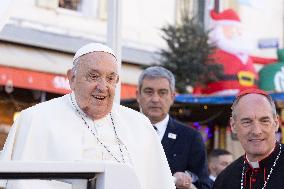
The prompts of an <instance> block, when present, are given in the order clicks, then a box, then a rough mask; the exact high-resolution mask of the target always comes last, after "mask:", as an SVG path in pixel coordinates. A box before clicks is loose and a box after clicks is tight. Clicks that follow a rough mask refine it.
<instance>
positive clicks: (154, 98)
mask: <svg viewBox="0 0 284 189" xmlns="http://www.w3.org/2000/svg"><path fill="white" fill-rule="evenodd" d="M159 100H160V96H159V94H158V93H157V92H154V94H153V96H152V101H153V102H157V101H159Z"/></svg>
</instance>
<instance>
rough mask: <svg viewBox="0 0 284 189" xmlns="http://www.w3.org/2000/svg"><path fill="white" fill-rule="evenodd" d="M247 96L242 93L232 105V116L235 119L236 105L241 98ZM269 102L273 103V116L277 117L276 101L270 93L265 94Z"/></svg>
mask: <svg viewBox="0 0 284 189" xmlns="http://www.w3.org/2000/svg"><path fill="white" fill-rule="evenodd" d="M249 94H258V93H249ZM260 95H263V94H260ZM243 96H245V95H242V96H240V97H237V98H236V99H235V100H234V102H233V105H232V107H231V109H232V118H233V119H236V106H237V105H238V103H239V101H240V99H241V98H242V97H243ZM263 96H264V97H265V98H266V99H267V100H268V102H269V104H270V105H271V109H272V115H273V117H276V116H277V111H276V106H275V103H274V101H273V99H272V97H271V96H270V95H263Z"/></svg>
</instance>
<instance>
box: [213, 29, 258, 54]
mask: <svg viewBox="0 0 284 189" xmlns="http://www.w3.org/2000/svg"><path fill="white" fill-rule="evenodd" d="M209 38H210V41H211V42H213V43H215V45H216V46H217V47H218V48H220V49H222V50H223V51H226V52H228V53H231V54H234V55H237V56H247V55H248V54H249V53H251V52H252V50H253V43H252V42H251V40H250V39H249V38H248V37H246V36H244V35H242V36H237V37H234V38H231V39H228V38H227V37H225V36H224V34H223V31H222V28H221V27H217V28H215V29H214V30H213V31H212V32H211V33H210V35H209Z"/></svg>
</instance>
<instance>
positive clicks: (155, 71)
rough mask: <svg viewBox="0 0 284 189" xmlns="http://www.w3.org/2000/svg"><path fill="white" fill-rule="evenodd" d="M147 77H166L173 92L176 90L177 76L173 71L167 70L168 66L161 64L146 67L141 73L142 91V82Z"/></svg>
mask: <svg viewBox="0 0 284 189" xmlns="http://www.w3.org/2000/svg"><path fill="white" fill-rule="evenodd" d="M145 78H149V79H156V78H165V79H167V80H168V81H169V83H170V89H171V92H174V91H175V82H176V81H175V77H174V75H173V73H172V72H171V71H169V70H167V69H166V68H163V67H161V66H152V67H149V68H147V69H145V70H144V71H143V72H142V74H141V75H140V77H139V80H138V87H139V92H140V91H141V87H142V83H143V80H144V79H145Z"/></svg>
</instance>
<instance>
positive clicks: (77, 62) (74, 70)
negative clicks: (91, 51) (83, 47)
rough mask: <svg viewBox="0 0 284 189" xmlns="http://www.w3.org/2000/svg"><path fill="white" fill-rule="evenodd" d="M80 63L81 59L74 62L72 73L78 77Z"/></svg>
mask: <svg viewBox="0 0 284 189" xmlns="http://www.w3.org/2000/svg"><path fill="white" fill-rule="evenodd" d="M79 63H80V57H78V58H76V59H75V60H74V61H73V67H72V68H71V70H72V72H73V74H74V75H76V73H77V67H78V65H79Z"/></svg>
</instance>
